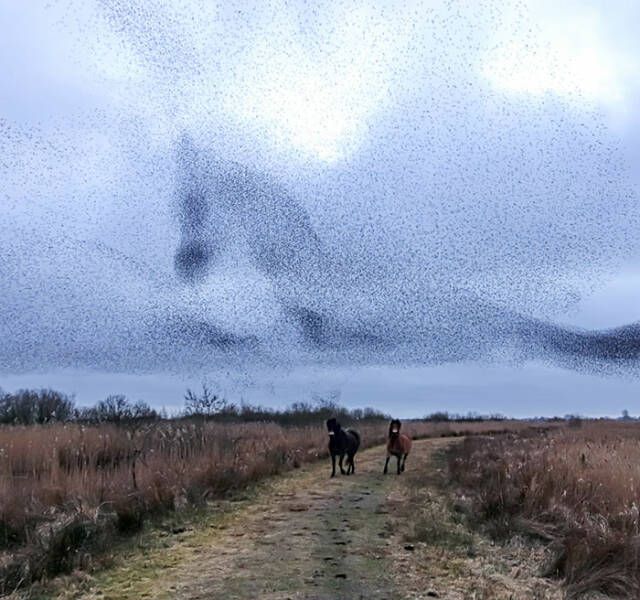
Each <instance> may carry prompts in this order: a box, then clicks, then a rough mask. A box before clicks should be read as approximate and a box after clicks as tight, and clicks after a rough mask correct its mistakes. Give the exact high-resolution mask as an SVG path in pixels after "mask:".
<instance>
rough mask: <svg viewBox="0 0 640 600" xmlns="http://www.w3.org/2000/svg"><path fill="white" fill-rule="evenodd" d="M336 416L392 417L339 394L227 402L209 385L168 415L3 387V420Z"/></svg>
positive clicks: (125, 402) (304, 419)
mask: <svg viewBox="0 0 640 600" xmlns="http://www.w3.org/2000/svg"><path fill="white" fill-rule="evenodd" d="M329 417H336V418H338V420H339V421H340V422H341V423H343V424H344V425H348V424H350V423H354V422H363V421H364V422H366V421H379V420H388V419H389V418H390V417H389V415H387V414H385V413H383V412H381V411H379V410H376V409H373V408H356V409H347V408H345V407H343V406H340V405H339V404H338V403H337V401H336V398H335V396H333V397H331V396H330V397H329V398H320V397H316V398H315V400H314V401H313V402H294V403H293V404H291V405H290V406H288V407H287V408H284V409H274V408H267V407H263V406H255V405H251V404H246V403H241V404H236V403H233V402H229V401H228V400H226V399H225V398H224V397H222V396H221V395H220V394H218V393H215V392H214V391H213V390H212V389H211V388H210V387H209V386H207V385H206V384H203V385H202V389H201V390H199V391H194V390H192V389H187V391H186V393H185V395H184V405H183V408H182V410H181V411H179V412H178V413H177V414H174V415H171V416H169V415H168V414H167V413H166V411H164V410H162V411H158V410H156V409H155V408H152V407H151V406H150V405H149V404H147V403H146V402H143V401H141V400H138V401H132V400H130V399H129V398H127V397H126V396H124V395H120V394H117V395H111V396H108V397H107V398H105V399H104V400H101V401H99V402H97V403H96V404H95V405H93V406H78V405H76V402H75V398H74V397H73V396H69V395H67V394H64V393H62V392H58V391H56V390H52V389H39V390H30V389H23V390H18V391H16V392H13V393H5V392H3V391H2V390H0V424H4V425H44V424H47V423H60V422H62V423H67V422H78V423H90V424H98V423H114V424H116V425H119V424H122V425H125V424H131V423H140V422H146V421H159V420H163V419H169V418H171V419H206V420H213V421H219V422H230V423H237V422H255V421H269V422H275V423H279V424H280V425H285V426H295V425H298V426H299V425H307V424H312V423H313V424H316V423H318V422H323V421H324V420H326V419H328V418H329Z"/></svg>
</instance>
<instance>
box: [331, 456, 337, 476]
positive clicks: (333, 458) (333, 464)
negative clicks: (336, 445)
mask: <svg viewBox="0 0 640 600" xmlns="http://www.w3.org/2000/svg"><path fill="white" fill-rule="evenodd" d="M335 476H336V455H335V454H332V455H331V477H335Z"/></svg>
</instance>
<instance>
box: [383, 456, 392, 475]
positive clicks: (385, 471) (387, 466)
mask: <svg viewBox="0 0 640 600" xmlns="http://www.w3.org/2000/svg"><path fill="white" fill-rule="evenodd" d="M390 458H391V454H388V453H387V460H385V461H384V471H383V473H384V474H385V475H386V474H387V469H388V468H389V459H390Z"/></svg>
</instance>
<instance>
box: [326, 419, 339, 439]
mask: <svg viewBox="0 0 640 600" xmlns="http://www.w3.org/2000/svg"><path fill="white" fill-rule="evenodd" d="M340 429H341V427H340V423H338V421H337V420H336V419H335V418H334V417H331V418H330V419H327V430H328V431H329V435H335V434H336V433H338V431H340Z"/></svg>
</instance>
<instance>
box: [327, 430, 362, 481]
mask: <svg viewBox="0 0 640 600" xmlns="http://www.w3.org/2000/svg"><path fill="white" fill-rule="evenodd" d="M327 429H328V430H329V453H330V454H331V467H332V468H331V477H335V475H336V456H339V457H340V472H341V473H342V474H343V475H350V474H351V473H355V472H356V466H355V464H354V463H353V457H354V456H355V455H356V452H357V451H358V448H359V447H360V434H359V433H358V432H357V431H354V430H353V429H342V427H340V423H338V421H336V420H335V419H333V418H332V419H328V420H327ZM345 454H346V455H347V470H346V471H345V470H344V469H343V467H342V460H343V459H344V455H345Z"/></svg>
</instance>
